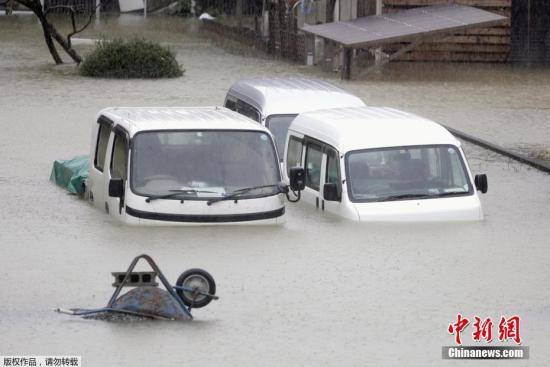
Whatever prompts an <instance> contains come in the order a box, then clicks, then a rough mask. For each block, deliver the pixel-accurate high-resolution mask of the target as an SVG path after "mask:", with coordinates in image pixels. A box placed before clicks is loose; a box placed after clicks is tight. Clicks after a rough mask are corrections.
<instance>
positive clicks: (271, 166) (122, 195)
mask: <svg viewBox="0 0 550 367" xmlns="http://www.w3.org/2000/svg"><path fill="white" fill-rule="evenodd" d="M91 147H92V148H91V154H90V164H89V177H88V180H87V182H86V190H87V194H88V197H89V199H90V200H91V201H92V202H93V203H94V205H95V206H97V207H98V208H100V209H101V210H105V211H106V212H107V213H109V214H110V215H111V216H113V217H115V218H117V219H119V220H121V221H123V222H126V223H130V224H173V223H244V222H246V223H251V222H253V223H280V222H281V220H282V218H283V215H284V213H285V207H284V199H283V194H285V193H286V192H287V191H288V190H287V186H286V185H285V184H284V183H282V179H281V173H280V169H279V160H278V156H277V151H276V149H275V144H274V141H273V138H272V136H271V134H270V132H269V131H268V130H267V129H266V128H265V127H263V126H261V125H259V124H257V123H255V122H253V121H251V120H250V119H248V118H246V117H244V116H242V115H240V114H238V113H235V112H233V111H230V110H228V109H226V108H223V107H204V108H107V109H104V110H102V111H101V112H100V113H99V115H98V118H97V122H95V123H94V126H93V129H92V144H91Z"/></svg>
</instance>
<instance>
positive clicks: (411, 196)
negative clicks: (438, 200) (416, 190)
mask: <svg viewBox="0 0 550 367" xmlns="http://www.w3.org/2000/svg"><path fill="white" fill-rule="evenodd" d="M433 196H435V195H429V194H401V195H390V196H386V197H383V198H381V199H380V201H392V200H401V199H425V198H430V197H433Z"/></svg>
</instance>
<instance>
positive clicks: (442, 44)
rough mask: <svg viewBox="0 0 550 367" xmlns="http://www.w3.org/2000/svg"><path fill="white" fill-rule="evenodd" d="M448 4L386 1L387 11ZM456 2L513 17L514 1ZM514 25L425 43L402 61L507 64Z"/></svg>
mask: <svg viewBox="0 0 550 367" xmlns="http://www.w3.org/2000/svg"><path fill="white" fill-rule="evenodd" d="M514 1H516V0H514ZM517 1H530V0H517ZM542 1H547V0H542ZM448 2H449V1H447V0H384V12H385V13H387V12H394V11H398V10H403V9H409V8H414V7H418V6H427V5H435V4H446V3H448ZM454 3H457V4H462V5H468V6H475V7H478V8H480V9H484V10H487V11H490V12H493V13H497V14H501V15H504V16H506V17H509V18H510V17H511V15H512V0H456V1H454ZM510 25H511V23H510V21H508V22H506V23H505V24H504V25H502V26H498V27H491V28H476V29H469V30H466V31H462V32H459V33H456V34H455V35H453V36H450V37H447V38H445V39H441V40H437V41H435V42H430V43H424V44H421V45H419V46H418V47H417V48H415V49H414V50H413V51H411V52H408V53H406V54H404V55H403V56H402V57H401V58H400V60H406V61H475V62H506V61H508V59H509V56H510V53H511V27H510ZM402 46H403V44H394V45H391V46H389V47H388V48H387V50H388V51H395V50H397V49H399V48H401V47H402Z"/></svg>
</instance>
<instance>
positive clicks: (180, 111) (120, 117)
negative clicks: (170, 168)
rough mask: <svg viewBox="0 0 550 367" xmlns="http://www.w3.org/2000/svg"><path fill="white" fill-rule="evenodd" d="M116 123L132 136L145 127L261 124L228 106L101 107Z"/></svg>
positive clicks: (257, 127)
mask: <svg viewBox="0 0 550 367" xmlns="http://www.w3.org/2000/svg"><path fill="white" fill-rule="evenodd" d="M99 116H105V117H107V118H109V119H110V120H112V121H113V123H114V124H115V125H121V127H123V128H125V129H126V130H127V131H128V132H129V134H130V136H133V135H134V134H135V133H137V132H139V131H144V130H186V129H190V130H193V129H205V130H215V129H224V130H257V131H264V132H267V129H266V128H264V127H263V126H261V125H260V124H258V123H256V122H254V121H252V120H250V119H249V118H247V117H244V116H243V115H241V114H239V113H236V112H234V111H231V110H229V109H227V108H225V107H109V108H105V109H103V110H101V111H100V112H99V115H98V117H99Z"/></svg>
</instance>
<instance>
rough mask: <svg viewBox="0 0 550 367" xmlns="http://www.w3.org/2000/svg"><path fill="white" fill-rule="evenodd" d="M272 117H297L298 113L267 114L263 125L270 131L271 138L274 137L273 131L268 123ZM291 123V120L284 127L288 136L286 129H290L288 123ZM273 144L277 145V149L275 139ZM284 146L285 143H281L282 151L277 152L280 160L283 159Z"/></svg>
mask: <svg viewBox="0 0 550 367" xmlns="http://www.w3.org/2000/svg"><path fill="white" fill-rule="evenodd" d="M273 117H294V118H296V117H298V114H297V113H281V114H273V115H269V116H267V118H266V119H265V127H266V128H267V129H268V130H269V131H270V132H271V135H273V138H275V134H273V131H271V128H270V126H269V125H270V123H271V119H272V118H273ZM291 124H292V121H291V122H290V124H289V125H288V128H287V129H286V135H287V136H288V130H289V129H290V125H291ZM285 143H286V136H285ZM275 145H277V150H279V147H278V142H277V140H275ZM284 147H285V145H284V144H283V151H282V152H279V154H280V155H281V157H280V159H279V160H280V161H281V162H282V161H284V157H283V156H284V154H285V152H284Z"/></svg>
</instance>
